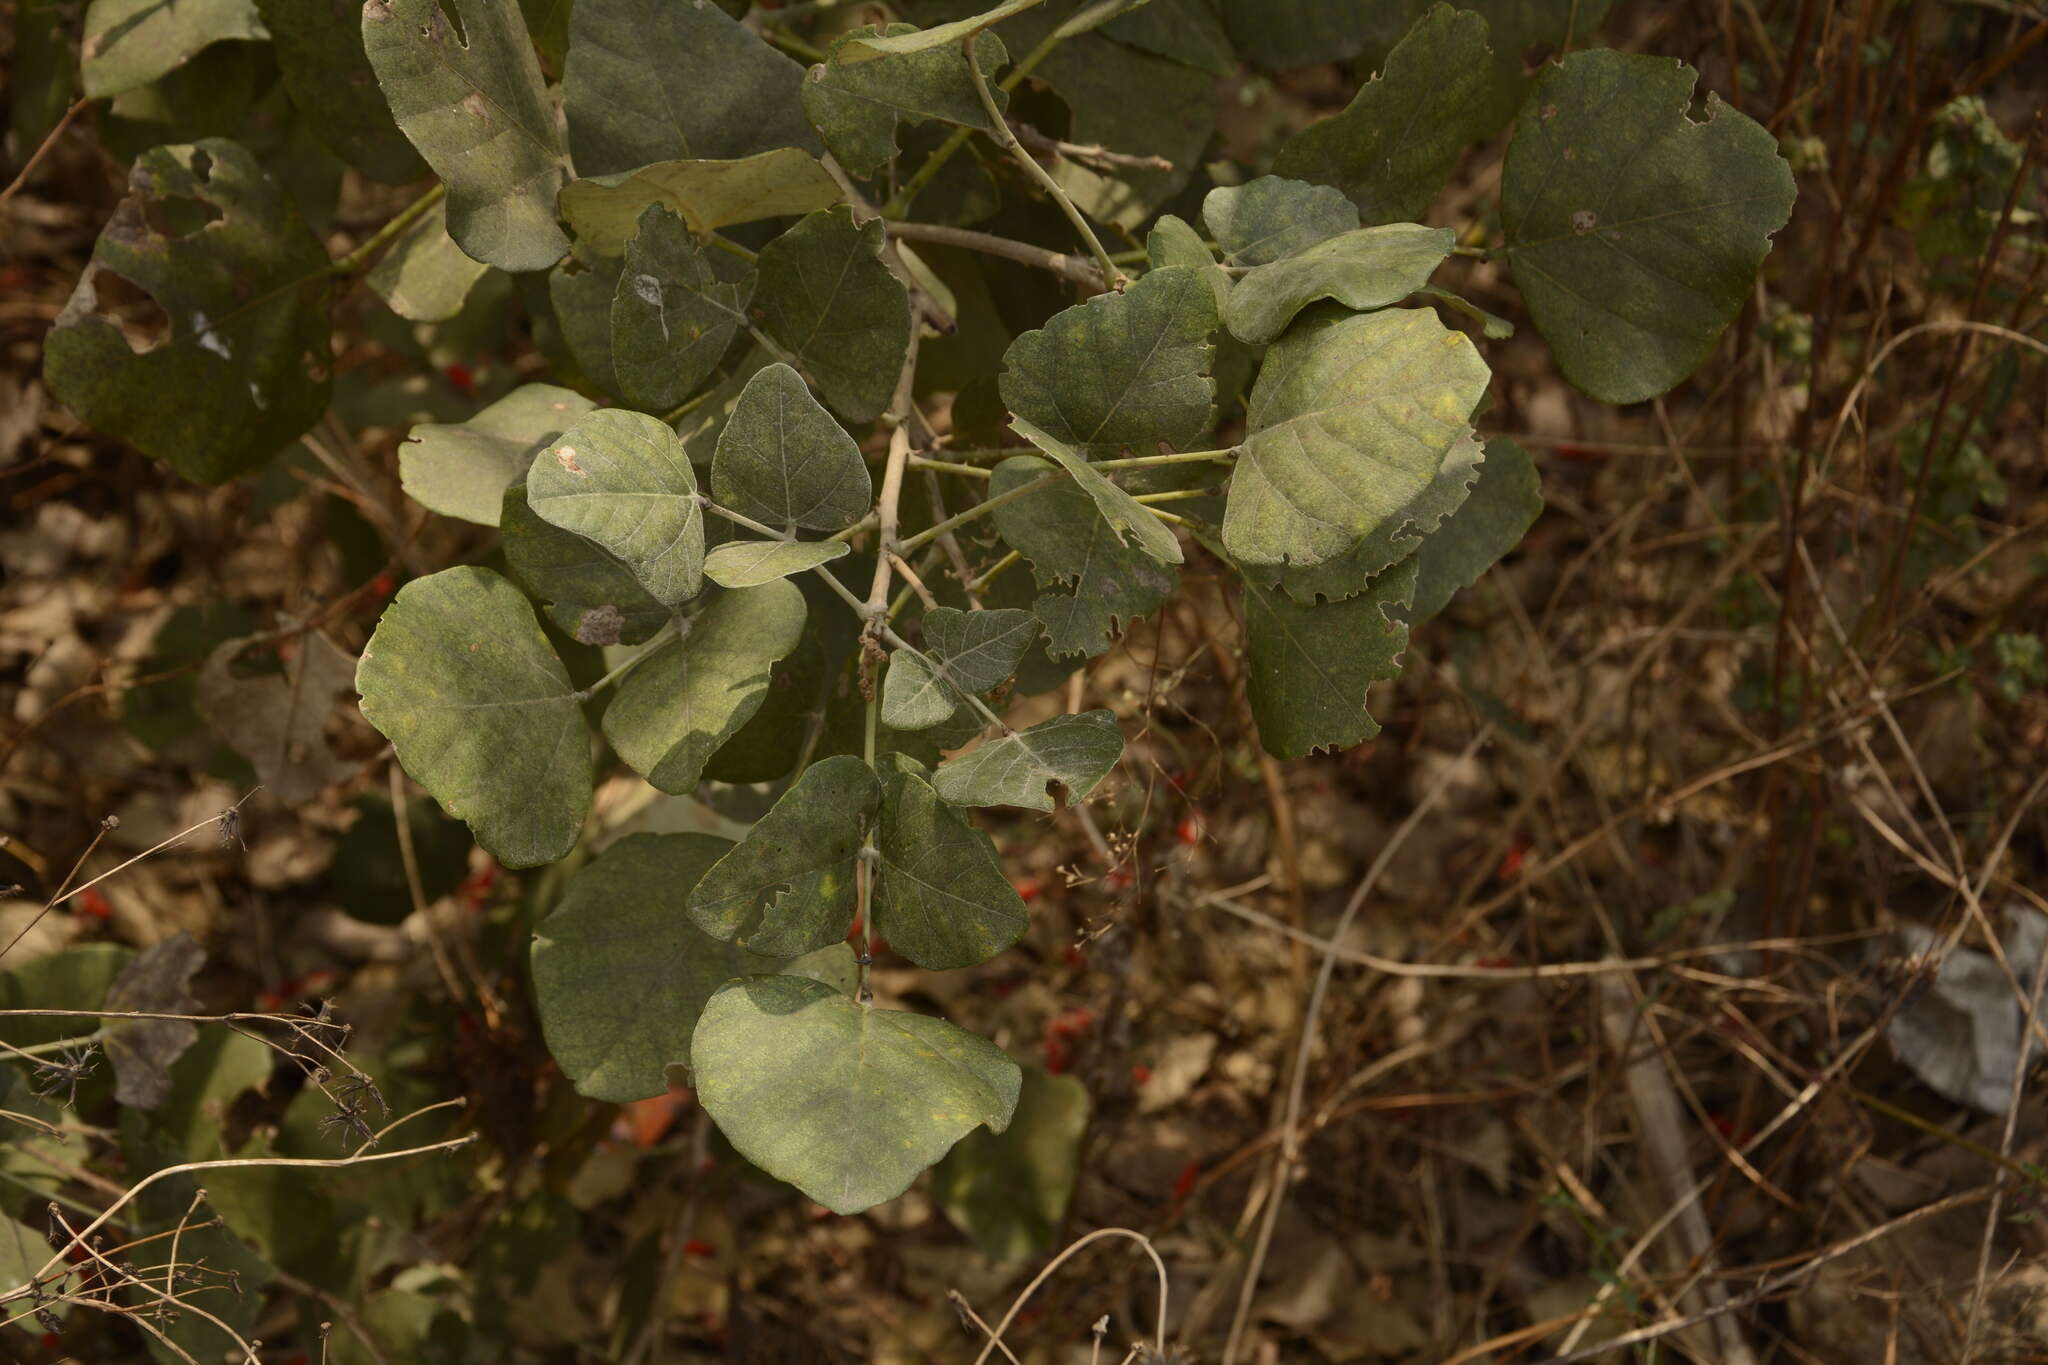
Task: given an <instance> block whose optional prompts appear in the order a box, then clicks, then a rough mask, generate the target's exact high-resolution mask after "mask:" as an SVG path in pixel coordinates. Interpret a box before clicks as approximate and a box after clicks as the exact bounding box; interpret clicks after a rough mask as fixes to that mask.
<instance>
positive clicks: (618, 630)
mask: <svg viewBox="0 0 2048 1365" xmlns="http://www.w3.org/2000/svg"><path fill="white" fill-rule="evenodd" d="M498 538H499V544H501V545H502V546H503V547H504V549H505V562H506V564H507V565H509V566H510V567H511V569H512V576H513V577H515V578H517V579H518V580H519V582H520V583H521V585H523V586H524V587H525V588H526V590H527V591H528V592H530V593H532V594H533V595H534V596H535V597H537V598H539V599H540V600H541V601H542V602H545V603H547V611H548V619H549V620H551V621H553V622H554V623H555V624H556V625H557V626H559V627H561V629H562V630H564V631H566V632H567V633H568V634H569V636H570V637H571V638H573V639H574V640H575V641H576V642H577V643H578V644H585V645H599V646H603V645H637V644H640V643H641V642H643V641H645V640H647V639H649V638H651V637H652V636H653V635H654V633H655V632H656V631H658V630H660V629H661V628H662V627H663V626H665V625H667V624H668V623H669V622H670V621H673V620H674V619H675V614H674V613H673V612H671V611H670V610H669V609H668V608H667V607H665V606H663V605H662V604H661V603H660V602H657V601H656V600H655V599H654V597H653V596H652V595H651V594H650V593H649V592H648V591H647V589H646V588H644V587H642V586H641V584H640V580H639V579H637V578H635V577H634V576H633V571H632V570H631V569H629V568H627V567H626V566H625V565H624V564H622V563H620V562H619V560H618V559H617V558H615V557H614V556H613V555H611V554H610V553H608V552H607V551H606V550H605V549H604V548H603V547H601V546H599V545H597V544H595V543H593V542H591V541H588V540H585V539H584V538H583V537H582V536H579V535H577V534H575V533H574V532H572V531H564V530H563V529H562V528H561V527H559V526H556V525H554V524H553V523H551V522H546V521H542V520H541V519H540V517H538V516H537V515H535V513H534V510H533V509H532V508H531V507H529V506H527V503H526V485H525V484H523V483H515V484H513V485H512V486H511V487H510V488H508V489H506V490H505V504H504V512H503V513H502V514H501V515H500V517H499V518H498Z"/></svg>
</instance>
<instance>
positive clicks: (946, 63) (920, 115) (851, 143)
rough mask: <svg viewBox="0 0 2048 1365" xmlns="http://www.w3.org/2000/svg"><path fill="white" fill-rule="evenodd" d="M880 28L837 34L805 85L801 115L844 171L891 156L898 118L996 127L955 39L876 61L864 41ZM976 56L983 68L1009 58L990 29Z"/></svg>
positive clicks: (858, 171)
mask: <svg viewBox="0 0 2048 1365" xmlns="http://www.w3.org/2000/svg"><path fill="white" fill-rule="evenodd" d="M880 32H882V29H880V28H878V27H871V28H865V29H856V30H855V31H854V32H853V33H852V34H850V35H848V36H847V37H845V38H842V39H840V40H839V42H837V43H835V44H834V45H833V48H832V57H831V60H830V61H828V62H826V63H825V64H823V65H822V66H814V67H812V68H811V70H810V74H809V76H808V78H806V79H805V81H804V83H803V101H804V113H805V114H806V115H807V116H808V117H809V118H810V120H811V122H812V124H813V125H815V126H816V127H817V129H818V131H819V133H821V134H823V136H824V138H825V145H826V146H827V147H829V148H830V149H831V151H832V155H833V156H835V157H837V158H838V159H839V164H840V165H842V166H844V167H845V168H846V169H847V171H848V172H849V173H851V174H853V175H856V176H861V177H866V176H870V175H873V174H874V173H875V172H876V171H877V170H879V169H880V168H881V167H882V166H883V165H884V164H885V163H887V162H888V161H890V160H891V159H893V158H894V157H895V156H896V153H897V145H896V128H897V125H898V124H899V123H906V122H907V123H922V122H924V121H925V120H926V119H938V120H939V121H941V122H944V123H951V124H955V125H957V126H959V127H963V128H979V129H983V130H990V129H992V128H993V125H992V124H991V123H990V122H989V117H988V111H987V110H986V109H984V108H983V107H982V103H981V96H980V95H979V94H978V93H976V91H975V89H974V77H973V73H971V72H970V71H969V70H968V69H967V59H966V57H965V56H963V55H962V53H961V52H960V49H959V46H958V44H945V45H942V46H938V47H930V48H925V49H923V50H921V51H917V52H911V53H906V54H903V55H900V56H892V57H888V58H886V59H884V60H879V61H878V60H875V59H874V54H872V53H869V51H868V49H867V48H866V46H865V44H864V41H863V40H864V39H865V38H866V37H867V36H869V35H873V34H877V33H880ZM888 32H889V33H890V34H892V35H897V36H902V35H915V34H916V33H917V30H916V29H914V28H912V27H911V26H910V25H908V24H890V25H889V26H888ZM849 52H852V53H853V54H854V55H852V56H849V55H848V54H849ZM974 55H975V58H976V59H977V60H978V61H979V62H980V63H981V69H982V71H983V72H984V73H987V72H992V71H995V70H998V69H999V68H1001V67H1002V66H1003V65H1004V64H1005V63H1006V62H1008V61H1009V59H1010V58H1009V53H1008V52H1006V51H1005V50H1004V49H1003V40H1002V39H1000V38H998V37H996V36H995V35H994V34H993V33H984V34H982V35H981V36H980V37H979V38H977V39H975V42H974ZM1007 101H1008V97H1007V96H1006V95H1003V94H1001V93H997V94H996V102H997V104H998V105H999V106H1000V105H1002V104H1005V103H1007Z"/></svg>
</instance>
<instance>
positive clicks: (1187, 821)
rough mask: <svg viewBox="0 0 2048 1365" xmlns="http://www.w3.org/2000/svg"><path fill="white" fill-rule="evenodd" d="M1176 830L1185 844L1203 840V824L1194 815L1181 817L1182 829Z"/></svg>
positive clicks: (1193, 843) (1197, 842)
mask: <svg viewBox="0 0 2048 1365" xmlns="http://www.w3.org/2000/svg"><path fill="white" fill-rule="evenodd" d="M1176 832H1177V833H1178V834H1179V835H1180V841H1181V842H1182V843H1184V844H1188V845H1190V846H1192V845H1195V844H1199V843H1201V842H1202V824H1201V822H1200V821H1199V820H1197V819H1195V817H1194V816H1192V815H1184V816H1182V817H1181V822H1180V829H1179V830H1178V831H1176Z"/></svg>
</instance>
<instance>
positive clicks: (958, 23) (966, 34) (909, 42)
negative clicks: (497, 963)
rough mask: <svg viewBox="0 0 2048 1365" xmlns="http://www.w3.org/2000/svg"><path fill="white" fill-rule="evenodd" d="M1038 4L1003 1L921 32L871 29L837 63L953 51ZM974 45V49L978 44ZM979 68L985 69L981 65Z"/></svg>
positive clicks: (1029, 0) (902, 26)
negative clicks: (937, 50) (950, 48)
mask: <svg viewBox="0 0 2048 1365" xmlns="http://www.w3.org/2000/svg"><path fill="white" fill-rule="evenodd" d="M1041 2H1042V0H1003V2H1002V3H1001V4H999V5H997V6H996V7H995V8H993V9H989V10H984V11H983V12H982V13H980V14H977V15H975V16H973V17H972V18H969V19H955V20H954V21H953V22H952V23H950V24H935V25H933V26H932V27H931V28H928V29H923V30H918V29H913V28H911V27H910V26H909V25H908V24H891V25H889V28H888V31H887V32H886V33H884V32H883V31H882V30H880V29H873V28H871V29H869V30H867V31H865V32H862V33H857V34H856V35H855V36H854V37H853V39H852V40H851V41H850V42H849V43H848V44H847V45H846V47H845V50H844V52H843V53H841V54H839V56H840V60H841V61H845V62H872V61H876V60H879V59H880V58H883V57H902V56H906V55H909V54H912V53H920V52H931V51H934V50H936V49H939V48H948V47H955V48H956V47H958V46H960V44H962V43H964V42H966V41H967V40H968V39H969V38H972V37H974V36H975V35H976V34H977V33H982V32H985V31H986V30H988V29H989V28H991V27H992V26H994V25H996V24H999V23H1001V22H1002V21H1003V20H1005V19H1007V18H1009V17H1010V16H1011V15H1013V14H1022V13H1023V12H1024V11H1025V10H1027V9H1030V8H1032V7H1033V6H1035V5H1038V4H1040V3H1041ZM975 46H976V48H977V50H978V49H979V47H980V44H979V42H977V43H976V44H975ZM983 69H984V70H987V69H988V68H987V67H986V66H984V68H983Z"/></svg>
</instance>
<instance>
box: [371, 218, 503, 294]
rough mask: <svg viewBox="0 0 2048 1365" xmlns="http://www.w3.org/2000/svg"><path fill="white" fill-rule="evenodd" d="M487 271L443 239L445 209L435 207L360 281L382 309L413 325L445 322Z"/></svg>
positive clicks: (445, 237) (394, 244) (446, 234)
mask: <svg viewBox="0 0 2048 1365" xmlns="http://www.w3.org/2000/svg"><path fill="white" fill-rule="evenodd" d="M489 269H490V267H489V266H487V265H485V264H484V263H483V262H481V261H475V260H471V259H470V258H469V256H468V255H466V254H465V253H464V252H463V250H462V248H461V247H459V246H457V245H455V239H454V238H453V237H450V236H449V235H448V206H447V205H446V204H436V205H434V207H433V208H431V209H429V210H428V211H427V212H426V213H424V214H422V215H421V216H420V220H419V221H418V222H417V223H414V224H413V225H412V226H411V227H409V228H407V229H406V230H405V234H404V235H403V236H401V237H400V238H399V239H398V240H397V241H396V242H393V243H392V244H391V249H390V250H389V251H387V252H385V253H384V255H383V257H382V258H381V259H380V260H379V261H378V262H377V264H376V265H374V266H372V267H370V273H369V275H368V276H366V277H365V278H366V280H367V282H368V284H369V286H370V292H371V293H373V294H375V295H376V296H377V297H378V298H380V299H382V300H384V303H385V306H386V307H388V308H390V309H391V311H392V312H394V313H396V314H398V316H400V317H402V318H407V319H410V320H411V321H413V322H446V321H447V320H448V319H449V318H452V317H454V316H455V315H456V314H457V313H460V312H461V311H462V305H463V303H464V301H465V300H467V299H468V298H469V291H470V290H471V289H473V288H474V287H475V286H476V282H477V281H478V280H480V279H482V278H483V277H484V272H485V271H487V270H489Z"/></svg>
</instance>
